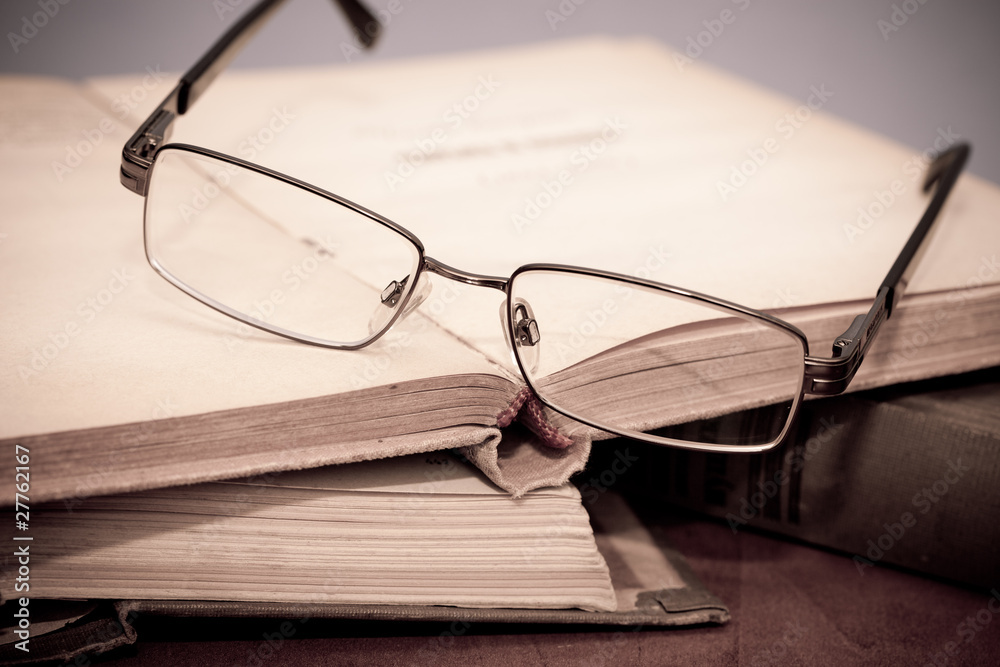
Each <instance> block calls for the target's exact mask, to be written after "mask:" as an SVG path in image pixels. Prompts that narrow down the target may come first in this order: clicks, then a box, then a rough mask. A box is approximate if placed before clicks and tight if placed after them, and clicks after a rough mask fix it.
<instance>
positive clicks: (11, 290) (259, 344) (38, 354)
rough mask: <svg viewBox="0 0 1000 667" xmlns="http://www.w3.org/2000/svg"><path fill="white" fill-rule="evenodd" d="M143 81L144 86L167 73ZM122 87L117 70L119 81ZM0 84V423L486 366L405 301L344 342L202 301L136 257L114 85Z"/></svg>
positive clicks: (21, 432)
mask: <svg viewBox="0 0 1000 667" xmlns="http://www.w3.org/2000/svg"><path fill="white" fill-rule="evenodd" d="M147 83H149V84H150V86H151V89H150V90H149V91H147V92H148V95H149V98H150V99H152V98H153V97H161V96H163V95H165V94H166V93H167V92H168V89H169V87H170V85H172V81H171V82H167V81H163V82H159V83H156V82H155V81H154V79H153V78H152V77H151V78H149V79H148V80H147ZM136 86H139V87H140V88H139V89H141V86H142V81H141V80H139V81H138V83H135V82H134V80H131V79H130V87H127V88H125V91H134V90H136ZM0 91H2V92H0V109H2V111H0V138H2V143H0V165H2V167H0V169H2V173H0V208H2V209H3V210H4V216H3V221H2V223H0V276H2V277H0V283H2V284H3V286H4V293H3V297H2V299H3V302H2V303H3V306H2V308H3V318H2V320H0V341H2V343H0V387H2V391H3V401H2V402H0V403H2V407H0V438H13V437H23V436H29V435H34V434H39V433H48V432H54V431H64V430H78V429H84V428H91V427H101V426H110V425H115V424H122V423H129V422H136V423H138V425H139V426H141V424H143V423H152V421H153V420H159V419H164V418H168V417H183V416H187V415H192V414H201V413H206V412H211V411H216V410H226V409H233V408H241V407H247V406H254V405H262V404H271V403H283V402H286V401H292V400H298V399H304V398H310V397H318V396H326V395H335V394H339V393H342V392H346V391H350V390H354V389H363V388H369V387H375V386H380V385H387V384H391V383H395V382H399V381H402V380H412V379H417V378H424V377H430V376H438V375H449V374H456V373H470V372H471V373H476V372H480V373H495V372H496V366H495V364H493V363H491V362H489V361H487V360H486V359H485V358H484V357H483V355H481V354H480V353H478V352H476V351H474V350H471V349H470V348H468V347H466V346H465V345H463V344H460V343H458V342H456V341H455V340H454V338H453V337H452V336H451V335H449V334H447V333H445V332H443V331H442V330H441V329H440V328H439V327H437V326H436V325H434V324H433V323H431V322H430V321H429V320H427V319H426V318H424V317H423V316H421V315H419V314H414V315H413V316H412V317H410V318H408V319H407V320H406V321H405V322H403V323H401V324H400V326H398V327H397V328H396V330H395V331H393V332H391V333H390V334H389V335H388V336H386V337H385V339H384V340H383V341H381V342H380V343H379V345H378V346H376V347H372V348H368V349H365V350H362V351H356V352H343V351H333V350H326V349H321V348H316V347H311V346H308V345H302V344H298V343H292V342H289V341H286V340H284V339H281V338H278V337H275V336H272V335H269V334H264V333H262V332H258V331H257V330H254V329H251V328H249V327H247V326H245V325H242V324H240V323H238V322H236V321H234V320H231V319H229V318H227V317H223V316H221V315H218V314H216V313H215V312H214V311H212V310H210V309H208V308H207V307H205V306H202V305H201V304H199V303H197V302H195V301H194V300H192V299H191V298H190V297H188V296H186V295H184V294H182V293H181V292H180V291H179V290H177V289H175V288H174V287H172V286H171V285H169V284H168V283H167V282H166V281H164V280H163V279H162V278H160V277H159V276H158V275H156V274H155V273H154V272H153V270H152V269H151V268H150V267H149V266H148V265H147V263H146V260H145V257H144V255H143V242H142V219H143V210H142V206H143V200H142V198H141V197H138V196H137V195H134V194H132V193H130V192H128V191H126V190H125V188H123V187H122V186H121V185H120V184H119V182H118V170H119V164H120V154H121V148H122V146H123V144H124V142H125V141H126V139H127V138H128V136H129V135H130V134H131V132H132V131H133V126H134V125H135V124H136V121H135V119H134V118H133V117H132V116H127V115H126V116H125V117H124V118H119V115H120V110H122V109H124V107H123V106H122V104H124V103H123V102H122V97H121V96H115V97H112V98H109V100H105V99H103V98H102V97H101V96H100V95H97V94H93V93H90V92H88V93H82V92H81V90H80V89H79V88H78V87H76V86H73V85H70V84H68V83H64V82H59V81H50V80H43V79H23V78H3V79H0ZM132 94H135V93H132ZM254 123H255V120H253V119H246V120H245V121H244V124H245V125H246V126H248V127H252V126H253V125H254ZM226 127H227V128H230V129H233V128H238V127H240V122H238V121H233V120H232V119H230V121H229V122H227V123H226ZM433 304H434V301H433V297H432V301H431V302H430V305H433ZM150 430H155V429H154V428H153V427H150ZM134 435H136V437H139V438H140V439H143V440H144V439H145V438H146V437H147V436H148V435H149V433H147V432H146V431H145V430H142V429H139V430H138V431H137V432H136V434H134ZM140 436H141V437H140Z"/></svg>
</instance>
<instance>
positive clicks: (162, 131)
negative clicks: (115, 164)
mask: <svg viewBox="0 0 1000 667" xmlns="http://www.w3.org/2000/svg"><path fill="white" fill-rule="evenodd" d="M175 116H176V115H175V114H174V113H173V112H172V111H167V110H166V109H160V110H159V111H157V112H156V113H155V114H153V116H152V117H150V119H149V121H148V122H147V123H145V124H144V125H143V126H142V127H140V128H139V129H138V130H137V131H136V133H135V134H133V135H132V138H131V139H129V142H128V143H127V144H125V149H124V150H123V151H122V166H121V182H122V185H124V186H125V187H126V188H128V189H129V190H131V191H132V192H135V193H137V194H140V195H143V196H145V195H146V192H147V191H148V183H147V174H148V173H149V168H150V166H151V165H152V164H153V156H155V155H156V151H158V150H159V149H160V147H161V146H163V144H165V143H166V141H167V138H168V137H169V136H170V129H171V127H170V125H171V123H173V122H174V118H175Z"/></svg>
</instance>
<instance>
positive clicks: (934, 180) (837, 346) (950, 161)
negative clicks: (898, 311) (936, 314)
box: [805, 143, 970, 395]
mask: <svg viewBox="0 0 1000 667" xmlns="http://www.w3.org/2000/svg"><path fill="white" fill-rule="evenodd" d="M969 152H970V148H969V145H968V144H965V143H960V144H956V145H955V146H952V147H951V148H949V149H948V150H946V151H944V152H943V153H941V154H940V155H938V156H937V157H936V158H935V159H934V161H933V162H932V163H931V165H930V167H929V168H928V170H927V176H926V177H925V178H924V185H923V189H924V192H928V191H930V189H931V188H934V187H935V186H937V187H936V189H935V191H934V196H933V197H932V198H931V201H930V203H929V204H928V205H927V209H926V210H925V211H924V214H923V216H922V217H921V218H920V222H919V223H917V227H916V229H914V230H913V233H912V234H911V235H910V238H909V239H908V240H907V241H906V245H905V246H903V250H902V251H901V252H900V253H899V257H897V258H896V261H895V262H894V263H893V265H892V268H890V269H889V273H887V274H886V276H885V279H884V280H883V281H882V284H881V285H880V286H879V289H878V294H877V295H876V297H875V303H874V304H872V307H871V309H870V310H869V311H868V314H867V315H858V316H857V317H855V318H854V321H853V322H852V323H851V326H850V327H848V329H847V331H845V332H844V333H842V334H841V335H840V336H838V337H837V339H836V340H835V341H834V342H833V356H832V358H823V357H812V356H807V357H806V383H805V391H806V393H809V394H819V395H833V394H839V393H842V392H843V391H844V390H846V389H847V385H849V384H850V382H851V380H852V379H853V378H854V375H855V373H857V372H858V368H859V367H860V366H861V362H862V361H863V360H864V357H865V353H866V352H867V351H868V348H869V347H870V346H871V344H872V341H874V340H875V336H876V334H878V330H879V328H880V327H881V326H882V323H883V322H885V320H887V319H889V317H891V316H892V313H893V311H894V310H895V307H896V304H897V303H899V299H900V297H902V296H903V292H905V291H906V287H907V285H908V284H909V282H910V278H911V277H912V275H913V271H914V270H915V269H916V267H917V265H918V264H919V262H920V258H921V257H922V256H923V254H924V252H925V251H926V250H927V247H928V245H929V244H930V239H931V237H932V236H933V234H932V233H931V232H932V231H933V227H934V222H935V221H936V220H937V218H938V214H940V212H941V208H942V206H944V202H945V200H946V199H947V198H948V195H949V194H950V193H951V190H952V188H954V186H955V182H956V181H957V180H958V176H959V174H960V173H961V172H962V168H963V167H964V166H965V162H966V161H967V160H968V158H969Z"/></svg>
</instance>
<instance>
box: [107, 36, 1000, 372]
mask: <svg viewBox="0 0 1000 667" xmlns="http://www.w3.org/2000/svg"><path fill="white" fill-rule="evenodd" d="M95 85H96V86H97V88H98V89H100V90H103V91H106V93H105V94H107V95H109V96H112V95H113V94H114V93H115V91H116V90H118V89H115V88H114V86H112V85H110V84H109V83H108V82H97V83H96V84H95ZM838 93H839V91H836V90H832V89H830V87H829V86H828V85H826V84H825V83H824V82H822V81H816V82H815V83H814V84H813V85H812V86H810V87H809V88H808V89H804V90H802V91H801V96H800V100H801V101H800V100H792V99H788V98H785V97H782V96H779V95H776V94H773V93H770V92H768V91H765V90H762V89H760V88H759V87H757V86H755V85H751V84H748V83H746V82H744V81H742V80H740V79H738V78H736V77H734V76H731V75H728V74H726V73H722V72H719V71H716V70H714V69H712V68H711V67H708V66H705V65H703V64H701V63H690V64H686V65H685V66H684V67H678V65H677V63H676V62H675V59H674V57H673V54H672V53H671V52H670V51H669V50H667V49H665V48H664V47H662V46H660V45H658V44H656V43H654V42H650V41H647V40H613V39H599V38H591V39H583V40H570V41H563V42H559V43H555V44H546V45H540V46H529V47H523V48H519V49H507V50H502V51H495V52H490V51H487V52H482V53H473V54H466V55H463V57H461V58H454V57H438V58H424V59H414V60H408V61H405V62H395V63H378V64H366V63H365V62H364V58H363V55H361V56H359V57H358V58H356V59H355V61H354V62H352V63H350V64H349V65H341V66H336V67H330V68H314V69H296V70H288V71H273V72H269V71H258V72H239V71H234V72H227V73H225V74H224V75H223V76H222V77H220V79H219V80H218V81H217V82H216V83H215V84H214V86H213V88H211V89H210V90H209V91H208V93H206V94H205V96H204V97H203V98H202V99H201V100H199V102H198V104H197V105H196V107H195V108H194V109H193V110H192V111H191V112H189V113H188V114H187V115H186V116H184V117H183V118H181V119H180V120H179V121H178V123H177V132H176V133H175V134H174V140H178V141H190V142H192V143H196V144H199V145H205V146H210V147H212V148H216V149H218V150H222V151H229V152H232V153H233V154H235V155H238V156H240V157H244V158H246V159H250V160H253V161H257V162H260V163H262V164H265V165H267V166H270V167H273V168H275V169H278V170H280V171H283V172H286V173H289V174H292V175H295V176H296V177H299V178H302V179H303V180H305V181H307V182H310V183H313V184H315V185H318V186H319V187H322V188H325V189H328V190H330V191H331V192H334V193H337V194H339V195H342V196H345V197H347V198H348V199H351V200H353V201H355V202H358V203H360V204H362V205H364V206H367V207H369V208H371V209H373V210H375V211H377V212H379V213H381V214H382V215H385V216H386V217H388V218H390V219H391V220H394V221H395V222H397V223H399V224H401V225H403V226H404V227H406V228H407V229H409V230H411V231H412V232H413V233H415V234H416V235H417V236H418V237H419V238H420V239H421V240H422V241H423V242H424V245H425V248H426V251H427V254H428V255H430V256H432V257H434V258H437V259H439V260H441V261H443V262H445V263H446V264H449V265H452V266H456V267H459V268H462V269H464V270H468V271H474V272H479V273H484V274H491V275H497V276H501V277H506V276H509V275H510V274H511V272H512V271H513V270H514V269H515V268H517V267H518V266H520V265H522V264H525V263H528V262H559V263H567V264H574V265H582V266H590V267H595V268H601V269H605V270H611V271H616V272H619V273H623V274H625V275H629V276H637V277H640V278H649V279H652V280H656V281H659V282H664V283H668V284H673V285H678V286H682V287H685V288H688V289H693V290H696V291H701V292H704V293H708V294H711V295H714V296H718V297H721V298H724V299H728V300H730V301H734V302H737V303H740V304H744V305H748V306H750V307H753V308H758V309H774V308H788V307H794V306H804V305H810V304H817V303H827V302H844V301H850V300H855V299H871V298H874V295H875V292H876V288H877V286H878V284H879V283H880V282H881V280H882V278H883V277H884V276H885V274H886V272H887V271H888V269H889V267H890V266H891V264H892V262H893V261H894V260H895V258H896V256H897V254H898V253H899V251H900V249H901V248H902V246H903V244H904V242H905V239H906V238H907V237H908V236H909V234H910V233H911V231H912V230H913V228H914V227H915V225H916V222H917V220H918V219H919V217H920V215H921V213H922V212H923V209H924V207H925V205H926V203H927V198H926V197H925V196H924V195H923V194H922V193H921V192H920V183H921V179H922V178H923V174H924V171H925V169H924V168H925V166H926V165H927V163H928V156H929V155H931V154H933V153H935V152H937V151H939V150H942V149H944V148H947V147H948V146H949V145H951V144H953V143H955V142H956V141H958V140H959V139H962V140H965V139H970V140H971V141H972V142H973V144H975V137H970V138H966V137H960V135H959V134H958V133H957V132H956V129H955V128H951V127H949V126H943V127H941V128H939V130H938V132H936V133H933V134H932V135H930V136H928V137H927V145H926V146H919V147H904V146H900V145H898V144H895V143H893V142H891V141H888V140H886V139H884V138H881V137H879V136H876V135H874V134H873V133H871V132H868V131H865V130H862V129H859V128H857V127H854V126H852V125H850V124H848V123H846V122H844V121H841V120H839V119H837V118H835V117H832V116H831V115H829V114H828V113H827V112H826V111H825V110H824V107H825V106H826V104H827V103H828V102H829V100H830V99H834V98H835V97H836V95H837V94H838ZM117 94H120V92H118V93H117ZM903 111H905V110H901V112H903ZM237 117H238V118H239V122H238V123H237V122H234V118H237ZM249 119H254V120H253V122H251V124H250V130H249V131H248V130H247V124H246V122H244V121H248V122H249ZM253 123H256V125H254V124H253ZM272 126H273V127H274V128H276V129H275V131H274V132H272V131H271V127H272ZM279 127H280V131H277V128H279ZM998 207H1000V190H998V189H997V188H996V187H995V186H993V185H991V184H988V183H986V182H984V181H982V180H981V179H978V178H976V177H974V176H971V175H965V176H963V178H962V180H961V182H960V183H959V186H958V188H957V190H956V192H955V193H954V194H953V196H952V199H951V201H950V202H949V204H948V206H947V207H946V209H945V212H944V214H943V216H942V218H941V220H940V221H939V227H940V228H939V230H938V233H937V234H936V236H935V238H934V240H933V242H932V244H931V247H930V250H929V252H928V253H927V255H926V257H924V259H923V261H922V263H921V266H920V268H919V270H918V271H917V273H916V275H915V276H914V280H913V282H912V284H911V286H910V290H911V291H914V292H921V291H934V290H947V289H953V288H955V287H959V286H961V287H964V286H966V285H967V284H968V283H969V282H970V281H972V282H973V283H975V282H976V281H978V280H985V281H986V282H998V281H1000V272H997V271H996V268H995V262H993V263H991V261H990V260H991V258H992V257H993V256H994V253H995V252H996V250H997V249H998V246H1000V230H998V227H997V225H996V224H994V221H993V217H994V216H993V213H992V212H993V211H995V210H997V208H998ZM983 273H985V274H987V275H985V276H983V275H981V274H983ZM433 283H434V292H433V295H434V296H435V297H436V300H432V301H429V302H428V303H427V304H425V306H424V307H423V309H422V310H423V311H424V312H426V313H428V314H430V315H431V316H432V317H433V319H434V320H435V321H436V322H438V323H441V324H442V325H443V326H444V327H446V328H447V329H448V330H449V331H452V332H454V333H455V334H456V335H458V336H459V337H460V338H462V339H463V340H466V341H469V342H470V343H472V344H473V345H474V346H475V347H476V348H478V349H481V350H483V351H484V352H486V353H487V354H488V355H489V356H490V357H491V358H492V359H493V360H494V361H496V362H497V363H500V364H508V365H509V364H510V358H509V354H508V353H507V351H506V345H505V342H504V338H503V334H502V329H501V325H500V323H499V318H498V315H497V312H498V309H499V307H500V304H501V303H502V301H503V295H502V294H500V293H498V292H494V291H491V290H484V289H481V288H474V287H469V286H467V285H464V284H461V283H454V282H447V281H443V280H437V277H434V280H433ZM848 323H849V320H848V322H845V328H846V325H847V324H848Z"/></svg>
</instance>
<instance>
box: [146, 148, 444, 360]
mask: <svg viewBox="0 0 1000 667" xmlns="http://www.w3.org/2000/svg"><path fill="white" fill-rule="evenodd" d="M172 152H184V153H191V154H194V155H198V156H201V157H203V158H208V159H212V160H217V161H220V162H223V163H227V164H232V165H234V166H237V167H240V168H242V169H246V170H248V171H251V172H253V173H256V174H258V175H261V176H265V177H270V178H274V179H276V180H278V181H281V182H283V183H285V184H286V185H290V186H293V187H296V188H298V189H300V190H303V191H305V192H308V193H310V194H313V195H316V196H318V197H321V198H323V199H326V200H328V201H330V202H332V203H333V204H336V205H340V206H343V207H345V208H347V209H350V210H352V211H354V212H355V213H358V214H359V215H362V216H364V217H366V218H368V219H370V220H371V221H372V222H376V223H378V224H380V225H382V226H384V227H386V228H387V229H389V230H391V231H394V232H396V233H397V234H399V235H400V236H401V237H403V238H404V239H405V240H407V241H408V242H409V243H410V244H411V245H412V246H413V247H414V248H415V249H416V252H417V257H416V269H415V270H414V272H413V273H414V275H413V279H412V280H411V281H410V286H409V288H408V289H407V290H406V293H405V295H404V297H403V299H402V300H401V302H400V303H399V304H398V306H397V307H396V308H395V312H394V313H393V314H392V316H391V317H390V318H389V319H388V320H387V322H386V323H385V325H384V326H382V328H381V329H380V330H378V331H376V332H375V333H373V334H370V335H369V336H367V337H366V338H363V339H361V340H360V341H354V342H350V343H344V342H341V341H334V340H330V339H326V338H320V337H317V336H311V335H309V334H302V333H298V332H295V331H291V330H289V329H284V328H282V327H279V326H277V325H273V324H269V323H267V322H264V321H261V320H255V319H254V318H252V317H249V316H247V315H246V314H244V313H241V312H240V311H238V310H235V309H233V308H231V307H229V306H227V305H225V304H223V303H220V302H219V301H217V300H215V299H213V298H212V297H210V296H208V295H206V294H203V293H202V292H200V291H199V290H197V289H195V288H194V287H191V286H190V285H188V284H187V283H185V282H184V281H183V280H181V279H180V278H178V277H177V276H175V275H173V274H172V273H171V272H170V271H169V270H168V269H166V268H165V267H164V266H163V265H162V264H160V263H159V261H158V260H157V259H156V258H155V257H154V256H153V255H152V254H151V250H150V235H149V208H150V197H149V193H147V196H146V197H144V202H143V223H142V225H143V251H144V253H145V255H146V261H147V262H148V263H149V265H150V266H151V267H152V268H153V270H154V271H156V273H157V274H159V275H160V276H162V277H163V278H164V279H165V280H166V281H167V282H169V283H170V284H171V285H173V286H174V287H176V288H177V289H179V290H181V291H182V292H184V293H185V294H187V295H188V296H190V297H192V298H194V299H196V300H197V301H199V302H201V303H203V304H205V305H206V306H208V307H209V308H212V309H213V310H215V311H217V312H219V313H221V314H223V315H226V316H227V317H231V318H233V319H234V320H238V321H240V322H243V323H244V324H247V325H249V326H252V327H254V328H256V329H259V330H261V331H266V332H268V333H271V334H274V335H276V336H281V337H282V338H287V339H289V340H294V341H298V342H300V343H306V344H308V345H315V346H318V347H325V348H330V349H338V350H357V349H361V348H364V347H367V346H368V345H371V344H372V343H374V342H375V341H376V340H378V339H379V338H381V337H382V336H383V335H384V334H385V333H386V332H387V331H389V329H391V328H392V326H393V324H395V322H396V320H398V319H399V318H400V316H401V315H402V313H403V312H404V311H405V310H406V307H407V305H408V304H409V302H410V299H411V297H412V296H413V293H414V286H415V285H417V284H418V282H419V279H420V277H421V273H422V272H423V271H424V246H423V243H421V241H420V239H418V238H417V237H416V236H414V235H413V233H412V232H410V231H409V230H408V229H406V228H405V227H402V226H400V225H399V224H397V223H395V222H393V221H392V220H389V219H388V218H385V217H383V216H381V215H379V214H378V213H375V212H374V211H372V210H370V209H367V208H365V207H364V206H361V205H360V204H356V203H355V202H352V201H351V200H349V199H345V198H344V197H341V196H340V195H337V194H334V193H332V192H328V191H327V190H324V189H322V188H319V187H316V186H315V185H312V184H310V183H306V182H305V181H301V180H299V179H297V178H295V177H293V176H289V175H287V174H283V173H281V172H278V171H274V170H273V169H269V168H267V167H263V166H261V165H258V164H254V163H253V162H247V161H246V160H242V159H240V158H237V157H234V156H231V155H226V154H225V153H219V152H217V151H214V150H211V149H209V148H203V147H201V146H193V145H191V144H184V143H170V144H166V145H164V146H162V147H161V148H160V149H159V150H157V151H156V154H155V155H154V156H153V160H152V162H151V164H150V172H149V184H150V191H152V188H153V184H154V183H155V174H156V166H157V161H158V160H159V159H160V158H161V157H162V156H163V155H169V154H170V153H172Z"/></svg>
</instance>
